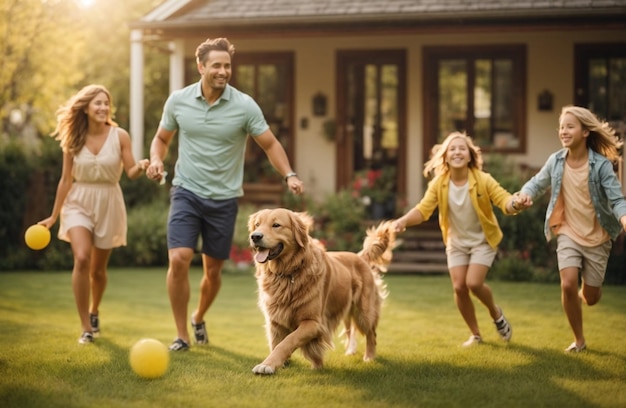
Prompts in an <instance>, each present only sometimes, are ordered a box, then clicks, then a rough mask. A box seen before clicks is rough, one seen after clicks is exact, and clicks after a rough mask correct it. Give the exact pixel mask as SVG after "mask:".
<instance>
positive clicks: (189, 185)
mask: <svg viewBox="0 0 626 408" xmlns="http://www.w3.org/2000/svg"><path fill="white" fill-rule="evenodd" d="M160 126H161V127H162V128H164V129H167V130H170V131H174V130H176V131H177V133H178V160H177V161H176V167H175V170H176V171H175V175H174V179H173V180H172V185H174V186H181V187H183V188H185V189H186V190H189V191H191V192H193V193H194V194H196V195H198V196H200V197H203V198H211V199H214V200H225V199H230V198H235V197H240V196H242V195H243V188H242V183H243V167H244V156H245V150H246V139H247V137H248V135H250V136H253V137H256V136H259V135H260V134H262V133H263V132H265V131H266V130H267V129H268V128H269V126H268V124H267V122H266V120H265V117H264V116H263V112H262V111H261V108H260V107H259V105H258V104H257V103H256V102H255V101H254V99H252V98H251V97H250V96H249V95H246V94H244V93H243V92H241V91H239V90H237V89H235V88H233V87H232V86H230V85H227V86H226V88H225V89H224V92H223V93H222V96H221V97H220V98H219V99H218V100H217V101H215V103H214V104H213V105H211V106H209V104H208V103H207V101H206V99H204V96H202V88H201V86H200V81H198V82H197V83H195V84H192V85H189V86H187V87H185V88H183V89H180V90H177V91H174V92H173V93H172V94H171V95H170V96H169V97H168V98H167V101H166V102H165V107H164V108H163V116H162V117H161V122H160Z"/></svg>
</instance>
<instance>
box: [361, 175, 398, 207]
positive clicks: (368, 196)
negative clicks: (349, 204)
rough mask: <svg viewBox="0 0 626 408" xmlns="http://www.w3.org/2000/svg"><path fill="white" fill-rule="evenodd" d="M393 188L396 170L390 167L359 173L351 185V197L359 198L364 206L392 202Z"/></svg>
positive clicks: (393, 196)
mask: <svg viewBox="0 0 626 408" xmlns="http://www.w3.org/2000/svg"><path fill="white" fill-rule="evenodd" d="M395 187H396V169H395V167H391V166H389V167H384V168H382V169H370V170H363V171H360V172H358V173H357V174H356V176H355V178H354V181H353V183H352V191H353V195H354V196H355V197H358V198H360V199H361V200H362V201H363V204H365V205H366V206H368V205H370V204H371V203H387V202H389V201H390V200H393V199H394V198H395Z"/></svg>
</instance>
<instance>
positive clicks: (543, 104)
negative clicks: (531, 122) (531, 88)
mask: <svg viewBox="0 0 626 408" xmlns="http://www.w3.org/2000/svg"><path fill="white" fill-rule="evenodd" d="M553 99H554V96H553V95H552V92H550V91H548V90H547V89H544V90H543V91H542V92H541V93H540V94H539V97H538V98H537V109H539V110H540V111H552V100H553Z"/></svg>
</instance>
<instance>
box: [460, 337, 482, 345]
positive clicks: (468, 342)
mask: <svg viewBox="0 0 626 408" xmlns="http://www.w3.org/2000/svg"><path fill="white" fill-rule="evenodd" d="M482 342H483V339H482V337H480V336H476V335H475V334H472V335H471V336H470V337H469V339H467V340H466V341H465V342H464V343H463V347H472V346H473V345H475V344H480V343H482Z"/></svg>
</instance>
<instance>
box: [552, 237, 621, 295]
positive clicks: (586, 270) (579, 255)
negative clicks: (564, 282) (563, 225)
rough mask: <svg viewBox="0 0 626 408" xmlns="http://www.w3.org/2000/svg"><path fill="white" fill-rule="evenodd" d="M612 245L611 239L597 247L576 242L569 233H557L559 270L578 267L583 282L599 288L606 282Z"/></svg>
mask: <svg viewBox="0 0 626 408" xmlns="http://www.w3.org/2000/svg"><path fill="white" fill-rule="evenodd" d="M612 246H613V243H612V242H611V241H610V240H609V241H606V242H605V243H604V244H601V245H598V246H595V247H586V246H582V245H580V244H578V243H576V242H575V241H574V240H573V239H571V238H570V237H568V236H567V235H557V237H556V255H557V261H558V263H559V270H562V269H565V268H578V269H579V270H580V275H581V277H582V280H583V283H585V284H586V285H588V286H593V287H594V288H599V287H600V286H602V282H604V275H605V274H606V266H607V264H608V263H609V255H610V253H611V247H612Z"/></svg>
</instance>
